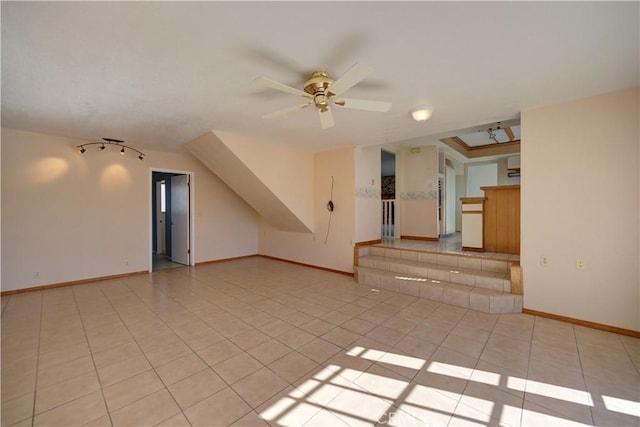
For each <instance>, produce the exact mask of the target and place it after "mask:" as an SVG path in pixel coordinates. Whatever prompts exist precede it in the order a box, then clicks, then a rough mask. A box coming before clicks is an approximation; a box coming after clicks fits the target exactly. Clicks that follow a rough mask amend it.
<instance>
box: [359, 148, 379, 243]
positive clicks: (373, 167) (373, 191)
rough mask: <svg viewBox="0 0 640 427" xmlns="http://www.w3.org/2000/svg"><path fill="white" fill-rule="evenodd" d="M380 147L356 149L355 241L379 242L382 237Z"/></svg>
mask: <svg viewBox="0 0 640 427" xmlns="http://www.w3.org/2000/svg"><path fill="white" fill-rule="evenodd" d="M380 155H381V153H380V147H360V148H356V149H355V167H356V169H355V198H356V200H355V209H356V212H355V227H356V228H355V241H356V242H367V241H371V240H377V239H379V238H380V235H381V231H380V230H381V224H382V210H381V206H382V202H381V200H382V198H381V182H380V179H381V172H380V170H381V160H380Z"/></svg>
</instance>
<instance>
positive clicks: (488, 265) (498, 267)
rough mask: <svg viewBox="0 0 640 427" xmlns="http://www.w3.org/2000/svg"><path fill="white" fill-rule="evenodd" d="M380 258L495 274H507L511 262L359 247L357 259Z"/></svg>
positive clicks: (410, 250) (487, 258)
mask: <svg viewBox="0 0 640 427" xmlns="http://www.w3.org/2000/svg"><path fill="white" fill-rule="evenodd" d="M369 255H371V256H381V257H386V258H394V259H404V260H408V261H419V262H426V263H429V264H439V265H447V266H449V267H460V268H471V269H475V270H482V271H493V272H496V273H505V274H507V273H509V267H510V266H511V263H512V262H511V261H509V260H506V259H496V258H492V257H486V256H483V255H481V254H478V255H466V254H465V255H463V254H455V253H441V252H429V251H420V250H414V249H399V248H388V247H383V246H361V247H360V248H359V257H360V258H362V257H363V256H369Z"/></svg>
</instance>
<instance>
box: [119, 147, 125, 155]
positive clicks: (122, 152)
mask: <svg viewBox="0 0 640 427" xmlns="http://www.w3.org/2000/svg"><path fill="white" fill-rule="evenodd" d="M120 154H122V155H124V147H122V150H120Z"/></svg>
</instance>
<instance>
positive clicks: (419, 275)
mask: <svg viewBox="0 0 640 427" xmlns="http://www.w3.org/2000/svg"><path fill="white" fill-rule="evenodd" d="M357 256H358V258H357V260H356V266H355V268H354V271H355V275H356V279H357V281H358V283H360V284H362V285H366V286H371V287H373V288H378V289H386V290H389V291H394V292H400V293H402V294H407V295H412V296H416V297H420V298H426V299H429V300H432V301H437V302H441V303H445V304H450V305H454V306H458V307H463V308H469V309H471V310H476V311H481V312H484V313H520V312H521V311H522V295H515V294H512V293H511V280H510V269H511V264H512V261H507V260H500V259H495V258H486V257H482V255H460V254H444V253H436V252H425V251H417V250H411V249H396V248H387V247H382V246H362V247H359V248H358V253H357Z"/></svg>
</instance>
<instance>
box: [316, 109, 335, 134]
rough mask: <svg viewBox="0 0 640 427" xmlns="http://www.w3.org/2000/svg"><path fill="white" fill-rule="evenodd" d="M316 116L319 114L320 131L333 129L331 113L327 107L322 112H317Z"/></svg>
mask: <svg viewBox="0 0 640 427" xmlns="http://www.w3.org/2000/svg"><path fill="white" fill-rule="evenodd" d="M318 114H320V124H321V125H322V129H329V128H331V127H333V124H334V123H333V113H332V112H331V109H330V108H329V107H327V109H326V110H324V111H322V110H318Z"/></svg>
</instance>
